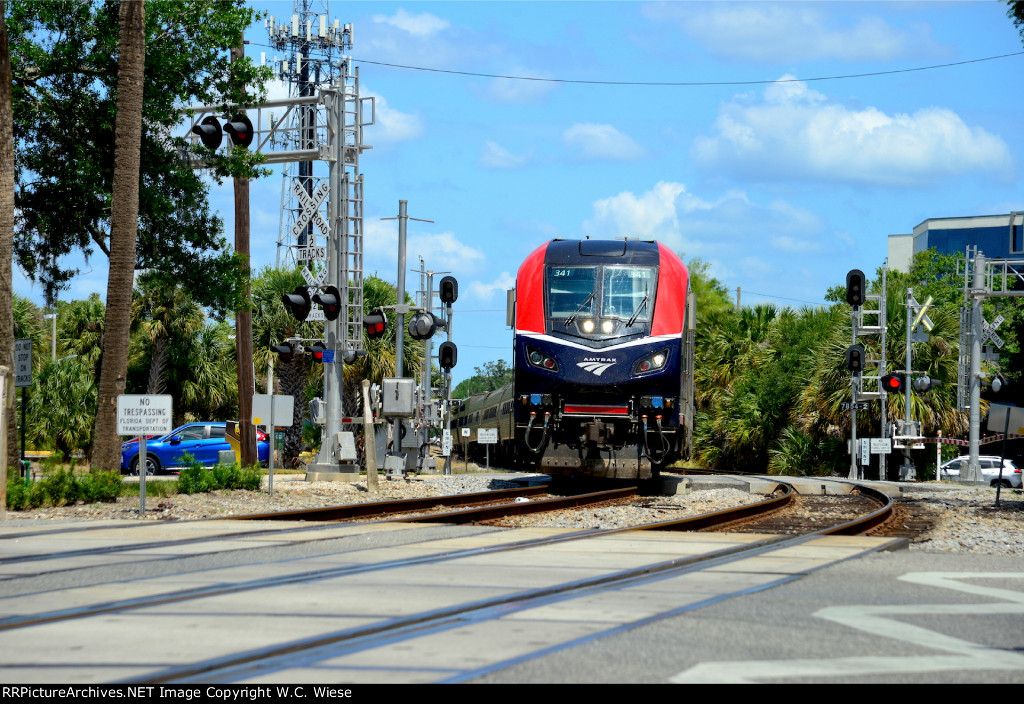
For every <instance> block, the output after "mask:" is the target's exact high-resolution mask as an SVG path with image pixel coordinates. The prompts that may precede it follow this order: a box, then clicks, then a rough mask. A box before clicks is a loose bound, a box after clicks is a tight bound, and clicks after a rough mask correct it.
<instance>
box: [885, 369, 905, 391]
mask: <svg viewBox="0 0 1024 704" xmlns="http://www.w3.org/2000/svg"><path fill="white" fill-rule="evenodd" d="M881 381H882V388H883V389H885V390H886V391H887V392H888V393H890V394H901V393H903V392H904V391H906V390H907V387H906V386H905V385H904V384H905V383H906V377H905V376H904V375H903V374H886V375H885V376H883V377H882V379H881Z"/></svg>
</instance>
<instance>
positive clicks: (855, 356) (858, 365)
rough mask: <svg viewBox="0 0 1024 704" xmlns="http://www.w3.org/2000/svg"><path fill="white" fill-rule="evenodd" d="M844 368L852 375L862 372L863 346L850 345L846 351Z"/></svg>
mask: <svg viewBox="0 0 1024 704" xmlns="http://www.w3.org/2000/svg"><path fill="white" fill-rule="evenodd" d="M846 368H847V369H848V370H849V371H851V372H853V373H854V374H860V373H861V372H862V371H864V345H860V344H857V345H850V346H849V347H848V348H847V349H846Z"/></svg>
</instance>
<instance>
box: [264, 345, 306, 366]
mask: <svg viewBox="0 0 1024 704" xmlns="http://www.w3.org/2000/svg"><path fill="white" fill-rule="evenodd" d="M270 351H271V352H276V353H277V356H278V358H279V359H280V360H281V363H282V364H288V362H290V361H292V360H293V359H295V357H297V356H298V355H300V354H302V352H303V349H302V345H300V344H299V343H298V342H285V343H284V344H282V345H273V346H271V348H270Z"/></svg>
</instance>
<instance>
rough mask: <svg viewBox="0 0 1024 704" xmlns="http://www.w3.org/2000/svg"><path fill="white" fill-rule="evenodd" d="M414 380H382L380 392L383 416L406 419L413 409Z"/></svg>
mask: <svg viewBox="0 0 1024 704" xmlns="http://www.w3.org/2000/svg"><path fill="white" fill-rule="evenodd" d="M415 395H416V380H415V379H384V380H382V390H381V398H380V401H381V413H382V414H383V415H385V416H389V417H394V416H401V417H404V418H408V417H410V416H412V415H413V411H414V409H415V406H414V397H415Z"/></svg>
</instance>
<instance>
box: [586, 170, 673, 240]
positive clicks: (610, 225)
mask: <svg viewBox="0 0 1024 704" xmlns="http://www.w3.org/2000/svg"><path fill="white" fill-rule="evenodd" d="M685 192H686V186H684V185H683V184H681V183H668V182H665V181H661V182H659V183H658V184H657V185H655V186H654V188H652V189H651V190H650V191H648V192H647V193H644V194H643V195H641V196H636V195H635V194H633V193H632V192H629V191H624V192H623V193H620V194H618V195H617V196H612V197H611V198H604V199H602V200H599V201H597V202H595V203H594V217H593V218H592V219H590V220H587V221H586V222H585V223H584V224H583V232H585V233H586V234H588V235H591V236H594V237H640V238H643V239H656V238H659V237H677V236H678V233H679V219H678V217H677V206H676V199H677V198H679V197H680V196H682V195H683V194H684V193H685Z"/></svg>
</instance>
